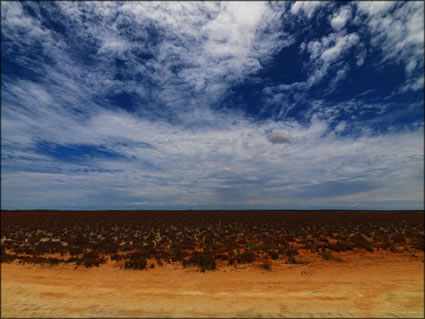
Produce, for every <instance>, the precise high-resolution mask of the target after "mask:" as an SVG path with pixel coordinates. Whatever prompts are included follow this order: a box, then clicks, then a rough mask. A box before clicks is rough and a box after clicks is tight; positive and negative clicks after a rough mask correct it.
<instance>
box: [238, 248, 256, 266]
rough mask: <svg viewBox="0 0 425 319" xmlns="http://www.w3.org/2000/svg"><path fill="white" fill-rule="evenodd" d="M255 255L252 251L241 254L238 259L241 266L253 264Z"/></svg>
mask: <svg viewBox="0 0 425 319" xmlns="http://www.w3.org/2000/svg"><path fill="white" fill-rule="evenodd" d="M255 258H256V256H255V253H254V252H253V251H250V250H246V251H244V252H243V253H242V254H239V255H238V256H237V257H236V259H237V261H238V262H239V263H240V264H251V263H253V262H254V261H255Z"/></svg>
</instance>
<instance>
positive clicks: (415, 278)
mask: <svg viewBox="0 0 425 319" xmlns="http://www.w3.org/2000/svg"><path fill="white" fill-rule="evenodd" d="M1 217H2V238H1V244H2V245H1V254H2V255H1V257H2V278H1V288H2V297H1V298H2V299H1V301H2V317H4V318H8V317H355V318H359V317H368V318H370V317H418V318H419V317H423V315H424V297H423V294H424V214H423V212H351V211H340V212H338V211H331V212H330V211H296V212H288V211H282V212H279V211H180V212H172V211H171V212H159V211H150V212H149V211H142V212H136V211H134V212H129V211H102V212H101V211H95V212H76V211H69V212H65V211H2V213H1Z"/></svg>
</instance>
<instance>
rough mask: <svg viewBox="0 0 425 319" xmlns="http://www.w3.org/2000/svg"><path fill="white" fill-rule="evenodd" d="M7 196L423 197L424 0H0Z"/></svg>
mask: <svg viewBox="0 0 425 319" xmlns="http://www.w3.org/2000/svg"><path fill="white" fill-rule="evenodd" d="M1 9H2V16H1V31H2V40H1V54H2V74H1V76H2V86H1V90H2V95H1V116H2V117H1V125H2V127H1V130H2V131H1V133H2V135H1V142H2V143H1V156H2V162H1V169H2V176H1V186H2V192H1V205H2V208H3V209H37V208H48V209H328V208H329V209H343V208H344V209H423V208H424V144H423V138H424V20H423V17H424V4H423V2H421V1H418V2H394V1H391V2H380V1H379V2H355V3H354V2H322V1H320V2H296V3H295V2H278V3H275V2H249V3H248V2H247V3H244V2H218V3H215V2H204V3H202V2H181V3H179V2H169V3H167V2H160V3H159V2H100V1H99V2H71V1H61V2H40V3H38V2H35V1H31V2H2V3H1Z"/></svg>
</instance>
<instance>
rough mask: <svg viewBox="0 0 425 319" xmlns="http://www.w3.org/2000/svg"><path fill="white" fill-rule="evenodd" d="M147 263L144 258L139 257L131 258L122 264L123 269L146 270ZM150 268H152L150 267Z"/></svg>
mask: <svg viewBox="0 0 425 319" xmlns="http://www.w3.org/2000/svg"><path fill="white" fill-rule="evenodd" d="M146 265H147V261H146V258H144V257H141V256H131V257H130V259H129V260H126V261H125V263H124V269H136V270H142V269H146ZM151 268H152V267H151Z"/></svg>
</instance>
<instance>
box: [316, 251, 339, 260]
mask: <svg viewBox="0 0 425 319" xmlns="http://www.w3.org/2000/svg"><path fill="white" fill-rule="evenodd" d="M319 256H320V257H322V258H323V259H325V260H328V261H342V260H341V258H338V257H336V256H334V255H333V254H332V252H331V251H329V250H324V251H321V252H320V253H319Z"/></svg>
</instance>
